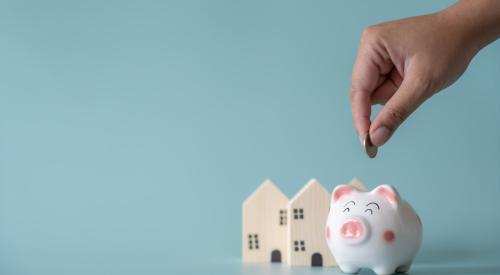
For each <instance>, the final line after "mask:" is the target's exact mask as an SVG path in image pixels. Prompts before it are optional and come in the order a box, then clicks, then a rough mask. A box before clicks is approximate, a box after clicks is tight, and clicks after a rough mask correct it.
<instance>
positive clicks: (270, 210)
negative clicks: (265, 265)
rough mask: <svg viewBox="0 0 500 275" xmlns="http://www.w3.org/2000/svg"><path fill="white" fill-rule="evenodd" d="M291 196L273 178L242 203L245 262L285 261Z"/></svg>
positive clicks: (243, 253)
mask: <svg viewBox="0 0 500 275" xmlns="http://www.w3.org/2000/svg"><path fill="white" fill-rule="evenodd" d="M287 208H288V198H287V197H286V196H285V195H284V194H283V193H282V192H281V190H280V189H279V188H278V187H276V185H274V183H273V182H272V181H270V180H266V181H264V182H263V183H262V184H261V185H260V186H259V187H258V188H257V190H255V191H254V192H253V194H252V195H250V197H248V198H247V199H246V200H245V202H244V203H243V232H242V233H243V238H242V250H243V251H242V255H243V262H282V261H283V262H286V261H287V258H286V256H287V255H288V250H287V248H288V246H287V239H286V234H287V224H288V218H287Z"/></svg>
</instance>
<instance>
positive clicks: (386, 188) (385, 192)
mask: <svg viewBox="0 0 500 275" xmlns="http://www.w3.org/2000/svg"><path fill="white" fill-rule="evenodd" d="M372 192H374V193H375V194H377V196H380V197H382V198H384V199H386V200H387V201H388V202H390V203H391V204H392V205H393V206H397V205H398V204H399V202H400V201H401V198H400V197H399V193H398V191H397V190H396V188H394V187H392V186H391V185H388V184H382V185H379V186H377V188H375V189H374V190H373V191H372Z"/></svg>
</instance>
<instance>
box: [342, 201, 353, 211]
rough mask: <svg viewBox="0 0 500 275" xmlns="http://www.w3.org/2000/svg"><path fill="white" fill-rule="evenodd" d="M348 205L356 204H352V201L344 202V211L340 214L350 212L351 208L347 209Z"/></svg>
mask: <svg viewBox="0 0 500 275" xmlns="http://www.w3.org/2000/svg"><path fill="white" fill-rule="evenodd" d="M349 204H352V205H356V202H354V201H348V202H346V204H344V207H345V208H344V211H342V212H344V213H345V212H346V211H347V212H351V208H349V207H347V206H348V205H349Z"/></svg>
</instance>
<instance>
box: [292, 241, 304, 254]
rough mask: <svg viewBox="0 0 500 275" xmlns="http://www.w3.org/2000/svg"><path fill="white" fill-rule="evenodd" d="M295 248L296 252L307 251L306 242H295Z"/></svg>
mask: <svg viewBox="0 0 500 275" xmlns="http://www.w3.org/2000/svg"><path fill="white" fill-rule="evenodd" d="M293 246H294V250H295V251H296V252H299V251H306V245H305V242H304V241H295V242H293Z"/></svg>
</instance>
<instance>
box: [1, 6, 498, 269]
mask: <svg viewBox="0 0 500 275" xmlns="http://www.w3.org/2000/svg"><path fill="white" fill-rule="evenodd" d="M450 3H451V1H434V2H430V1H411V2H409V1H376V2H375V1H370V2H362V1H268V0H266V1H234V0H231V1H229V0H228V1H29V2H28V1H2V2H1V3H0V122H1V128H0V146H1V147H0V176H1V178H0V274H23V275H24V274H29V275H31V274H37V275H40V274H50V275H58V274H181V273H193V272H200V273H209V274H238V273H241V274H256V273H259V272H260V273H266V272H268V273H280V272H282V273H284V274H288V273H294V274H295V273H298V274H308V273H311V272H312V273H326V274H335V272H336V269H317V270H312V271H311V270H310V269H309V268H294V269H289V268H287V267H282V266H279V265H278V266H268V265H267V264H266V265H258V266H245V265H241V263H240V262H239V257H240V249H241V248H240V230H241V225H240V223H241V217H240V212H241V203H242V201H243V200H244V199H245V198H246V197H247V196H248V195H249V194H250V193H251V192H252V191H253V190H254V189H255V188H256V187H257V186H258V185H259V184H260V183H261V181H263V180H264V179H266V178H271V179H272V180H274V181H275V182H276V183H277V184H278V185H279V186H280V188H281V189H282V190H283V191H284V192H285V193H286V194H287V195H288V196H290V197H291V196H293V195H294V194H295V192H296V191H298V190H299V189H300V188H301V187H302V185H303V184H305V183H306V182H307V181H308V180H309V179H310V178H312V177H316V178H318V179H319V180H320V181H321V182H322V183H323V184H324V185H325V186H326V187H327V188H328V189H332V188H333V187H334V186H335V185H336V184H340V183H344V182H347V181H349V180H350V179H351V178H352V177H355V176H356V177H358V178H360V179H361V180H362V181H364V182H365V183H366V184H367V185H368V186H369V187H370V188H372V187H374V186H375V185H377V184H380V183H390V184H393V185H395V186H397V187H398V189H399V191H400V193H401V194H402V195H403V196H404V197H405V198H406V199H407V200H408V201H409V202H411V203H412V204H413V206H414V207H415V208H416V209H417V211H418V212H419V214H420V216H421V217H422V220H423V223H424V231H425V232H424V242H423V247H422V250H421V252H420V254H419V256H418V258H417V263H416V265H415V269H414V274H445V273H448V272H449V273H450V274H451V273H453V274H457V273H458V274H498V273H500V263H499V262H500V261H499V259H500V249H499V247H500V237H499V232H500V200H499V196H500V157H499V155H500V92H499V88H498V87H499V83H500V82H499V76H500V62H499V60H500V43H495V44H493V45H491V46H490V47H488V48H486V49H485V50H483V51H482V52H481V53H480V54H479V55H478V56H477V57H476V59H475V60H474V61H473V62H472V64H471V65H470V67H469V69H468V71H467V72H466V74H465V75H464V76H463V77H462V78H461V79H460V80H459V81H458V82H457V83H455V84H454V85H453V86H451V87H450V88H448V89H447V90H446V91H444V92H443V93H441V94H439V95H437V96H435V97H433V98H432V100H431V101H429V102H427V103H426V104H425V105H423V106H422V108H420V109H419V110H418V111H417V112H416V113H415V114H414V116H413V117H411V118H410V119H409V120H408V122H407V123H406V124H405V125H403V126H402V127H401V128H400V130H399V131H398V133H397V134H396V135H395V136H394V137H393V139H392V141H391V142H390V143H389V144H388V145H387V146H384V147H383V148H381V150H380V151H379V156H377V158H376V159H373V160H371V159H368V158H367V157H366V156H365V154H364V153H363V151H362V149H361V147H360V145H359V141H358V139H357V137H356V135H355V133H354V130H353V127H352V123H351V114H350V107H349V99H348V86H349V81H350V73H351V68H352V64H353V61H354V58H355V54H356V51H357V46H358V41H359V35H360V32H361V31H362V29H363V28H364V27H366V26H368V25H370V24H375V23H377V22H382V21H386V20H393V19H397V18H401V17H405V16H411V15H418V14H423V13H428V12H433V11H437V10H439V9H441V8H443V7H446V6H447V5H449V4H450ZM365 274H370V273H369V272H365Z"/></svg>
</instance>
